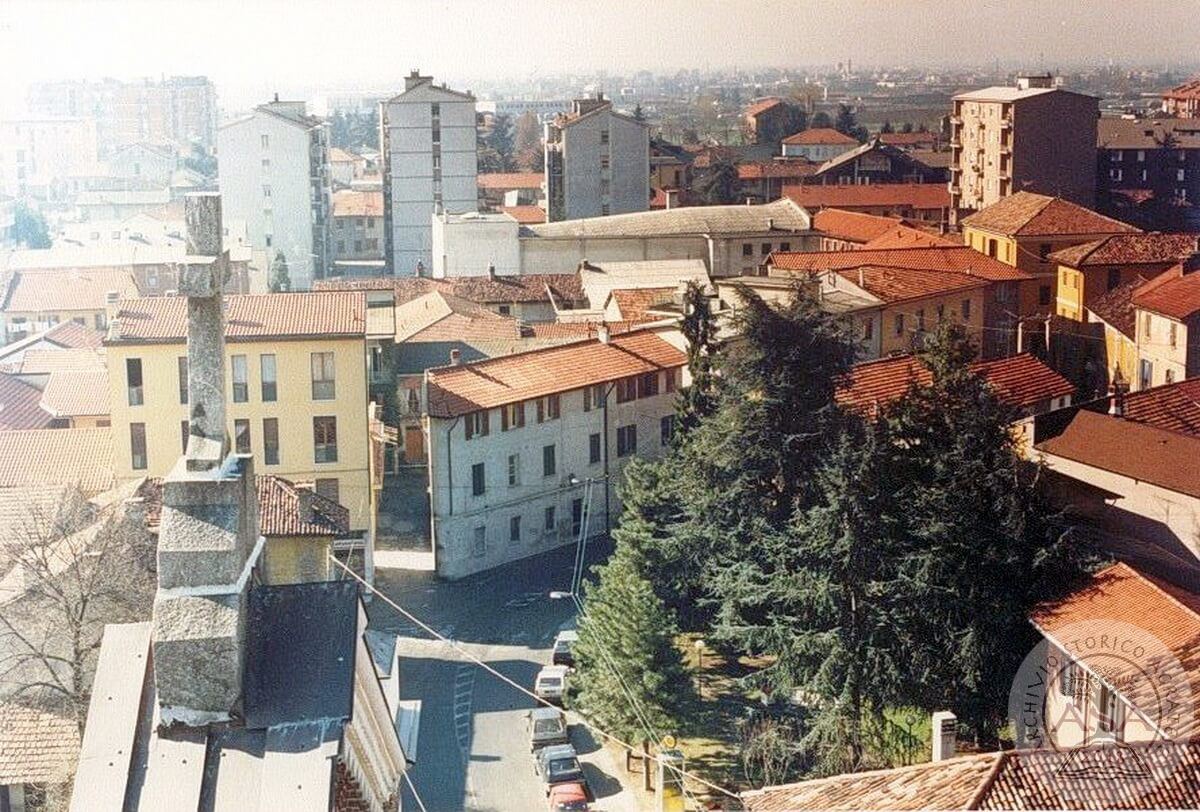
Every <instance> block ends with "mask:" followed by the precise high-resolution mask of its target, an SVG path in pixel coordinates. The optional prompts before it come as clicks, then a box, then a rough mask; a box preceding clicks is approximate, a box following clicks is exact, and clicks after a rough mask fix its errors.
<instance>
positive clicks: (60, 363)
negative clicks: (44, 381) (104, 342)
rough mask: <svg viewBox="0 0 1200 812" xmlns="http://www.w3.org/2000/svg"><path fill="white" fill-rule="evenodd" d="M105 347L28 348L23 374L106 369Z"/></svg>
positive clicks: (22, 358)
mask: <svg viewBox="0 0 1200 812" xmlns="http://www.w3.org/2000/svg"><path fill="white" fill-rule="evenodd" d="M104 368H105V363H104V355H103V348H101V349H93V348H83V349H61V350H51V349H44V350H26V352H25V354H24V355H23V356H21V365H20V372H21V374H22V375H45V374H48V373H51V372H59V371H62V370H84V369H104Z"/></svg>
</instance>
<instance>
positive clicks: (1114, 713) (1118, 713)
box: [1096, 683, 1125, 739]
mask: <svg viewBox="0 0 1200 812" xmlns="http://www.w3.org/2000/svg"><path fill="white" fill-rule="evenodd" d="M1096 705H1097V707H1098V709H1099V711H1100V718H1099V719H1098V720H1097V728H1098V730H1099V731H1100V732H1101V733H1108V734H1111V735H1112V736H1114V737H1116V738H1118V739H1119V738H1121V733H1122V731H1123V729H1124V727H1125V706H1124V704H1123V703H1122V702H1121V699H1120V697H1118V696H1117V694H1116V692H1115V691H1113V690H1112V689H1111V688H1109V687H1108V686H1107V685H1104V684H1103V683H1100V698H1099V701H1098V702H1097V703H1096Z"/></svg>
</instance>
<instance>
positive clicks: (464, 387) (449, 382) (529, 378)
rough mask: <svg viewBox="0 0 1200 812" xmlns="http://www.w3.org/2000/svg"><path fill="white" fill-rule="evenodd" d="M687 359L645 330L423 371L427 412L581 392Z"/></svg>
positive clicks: (457, 411)
mask: <svg viewBox="0 0 1200 812" xmlns="http://www.w3.org/2000/svg"><path fill="white" fill-rule="evenodd" d="M686 362H687V358H686V356H685V355H684V354H683V352H681V351H680V350H678V349H677V348H675V347H674V346H672V345H671V344H669V343H667V342H666V341H664V340H663V339H662V338H661V337H659V336H658V335H657V334H656V333H654V332H651V331H649V330H639V331H637V332H629V333H624V334H622V335H616V336H613V337H612V338H611V339H610V340H609V342H608V343H607V344H605V343H602V342H600V341H599V340H596V339H589V340H586V341H578V342H574V343H571V344H564V345H561V346H558V347H551V348H549V349H542V350H534V351H531V352H524V353H518V354H516V355H509V356H506V357H503V358H493V359H490V360H487V361H479V362H477V363H474V364H464V365H462V366H457V367H441V368H438V369H431V370H429V371H428V372H427V373H426V377H427V380H428V382H429V413H430V414H431V415H433V416H435V417H457V416H459V415H463V414H468V413H470V412H474V411H478V410H480V409H491V408H495V407H497V406H503V405H505V404H507V403H517V402H519V401H523V400H530V399H532V398H538V397H543V396H545V395H551V394H556V393H560V392H569V391H572V390H575V389H582V388H584V387H587V386H592V385H593V384H598V383H605V382H608V381H615V380H618V379H620V378H626V377H629V376H631V375H638V374H641V373H644V372H651V371H654V370H658V369H669V368H674V367H679V366H683V365H684V364H685V363H686Z"/></svg>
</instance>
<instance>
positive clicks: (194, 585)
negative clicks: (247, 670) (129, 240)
mask: <svg viewBox="0 0 1200 812" xmlns="http://www.w3.org/2000/svg"><path fill="white" fill-rule="evenodd" d="M184 202H185V208H184V214H185V219H186V221H187V227H188V233H187V245H188V251H187V252H188V258H187V264H186V265H185V266H184V268H183V271H182V273H181V275H180V290H181V291H182V292H183V293H184V294H186V295H187V300H188V302H187V304H188V337H187V349H188V402H189V404H190V405H189V409H190V413H189V427H188V431H189V435H188V444H187V450H186V451H185V452H184V455H183V457H182V458H181V459H180V460H179V462H177V463H176V464H175V467H174V468H173V469H172V470H171V472H170V473H169V474H168V475H167V476H166V477H165V478H164V480H163V506H162V518H161V521H160V524H159V539H158V591H157V593H156V594H155V597H154V617H153V630H152V633H151V646H152V656H153V658H154V682H155V691H156V697H157V701H158V704H159V721H160V725H161V726H162V727H164V728H171V727H185V728H186V727H201V726H204V725H208V724H210V723H214V722H227V721H231V720H235V719H237V718H238V717H239V716H240V714H241V712H242V671H243V666H244V657H245V640H246V601H247V596H248V594H249V585H250V582H251V580H252V578H251V574H252V572H253V570H254V567H255V565H256V564H257V562H258V558H259V555H260V554H261V552H262V538H261V537H260V536H259V532H258V498H257V495H256V493H255V487H254V467H253V460H252V458H251V457H249V456H241V457H239V456H237V455H232V454H229V442H228V438H227V437H226V434H225V334H224V327H225V320H224V315H223V313H222V308H221V287H222V283H223V282H224V280H225V277H226V274H227V268H228V255H227V254H226V253H225V252H224V251H222V250H221V201H220V198H219V197H218V196H217V195H216V194H215V193H199V194H190V195H188V196H187V197H186V198H185V201H184Z"/></svg>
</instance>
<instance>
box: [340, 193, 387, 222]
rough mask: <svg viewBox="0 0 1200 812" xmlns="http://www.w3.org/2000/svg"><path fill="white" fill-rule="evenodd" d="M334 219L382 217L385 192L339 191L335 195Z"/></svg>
mask: <svg viewBox="0 0 1200 812" xmlns="http://www.w3.org/2000/svg"><path fill="white" fill-rule="evenodd" d="M333 216H334V217H382V216H383V192H382V191H378V192H377V191H362V190H358V189H339V190H338V191H336V192H334V193H333Z"/></svg>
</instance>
